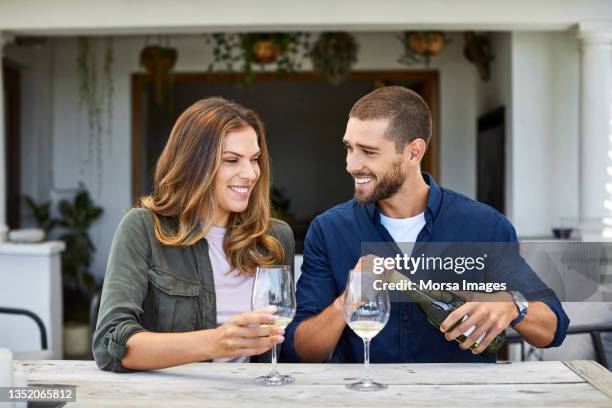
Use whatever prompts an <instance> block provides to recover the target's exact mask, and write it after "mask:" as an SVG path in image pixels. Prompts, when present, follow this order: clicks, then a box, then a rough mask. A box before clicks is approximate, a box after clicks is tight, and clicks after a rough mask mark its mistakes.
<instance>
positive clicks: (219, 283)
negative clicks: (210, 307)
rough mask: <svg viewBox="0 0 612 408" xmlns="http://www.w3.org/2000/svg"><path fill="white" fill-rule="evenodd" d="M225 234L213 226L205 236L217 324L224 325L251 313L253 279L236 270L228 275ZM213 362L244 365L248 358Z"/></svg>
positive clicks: (223, 229) (219, 228)
mask: <svg viewBox="0 0 612 408" xmlns="http://www.w3.org/2000/svg"><path fill="white" fill-rule="evenodd" d="M225 232H226V229H225V228H222V227H215V226H213V227H211V228H210V230H209V231H208V234H206V241H208V256H209V257H210V263H211V266H212V269H213V275H214V279H215V293H216V298H217V324H223V323H225V322H226V321H227V320H228V319H229V318H230V317H231V316H233V315H237V314H240V313H244V312H250V311H251V291H252V288H253V281H254V279H255V278H254V277H253V276H244V275H238V271H237V270H236V269H234V270H233V271H231V272H229V273H228V271H229V268H230V266H229V263H228V262H227V258H226V257H225V252H224V251H223V238H224V237H225ZM213 361H214V362H236V363H245V362H248V361H249V357H248V356H243V357H236V358H221V359H214V360H213Z"/></svg>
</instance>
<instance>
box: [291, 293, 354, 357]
mask: <svg viewBox="0 0 612 408" xmlns="http://www.w3.org/2000/svg"><path fill="white" fill-rule="evenodd" d="M342 307H343V306H342V298H341V297H339V298H337V299H336V300H335V301H334V302H333V303H332V304H331V305H329V306H328V307H327V308H326V309H325V310H323V311H322V312H321V313H319V314H318V315H317V316H315V317H313V318H311V319H308V320H305V321H303V322H302V323H300V324H299V325H298V327H297V329H296V330H295V338H294V342H295V350H296V351H297V354H298V355H299V356H300V358H301V359H302V360H303V361H305V362H308V363H320V362H322V361H325V360H326V359H327V358H328V357H329V356H330V355H331V353H332V352H333V351H334V348H336V344H337V343H338V340H339V339H340V336H341V335H342V331H343V330H344V327H345V326H346V321H345V320H344V311H343V309H342Z"/></svg>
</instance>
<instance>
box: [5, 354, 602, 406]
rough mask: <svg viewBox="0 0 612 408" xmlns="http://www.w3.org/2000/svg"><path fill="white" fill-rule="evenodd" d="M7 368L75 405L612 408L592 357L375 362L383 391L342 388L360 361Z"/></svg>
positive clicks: (45, 363)
mask: <svg viewBox="0 0 612 408" xmlns="http://www.w3.org/2000/svg"><path fill="white" fill-rule="evenodd" d="M14 365H15V368H16V369H20V368H21V369H22V370H26V371H29V373H28V385H49V384H62V385H76V387H77V388H76V403H68V404H67V405H66V407H73V406H75V407H76V406H84V407H92V406H104V407H113V406H120V407H128V406H135V407H143V406H146V407H157V406H160V407H161V406H180V407H191V406H193V407H195V406H198V407H208V406H211V407H212V406H214V407H242V406H245V407H253V406H264V405H265V406H268V407H269V406H272V407H273V408H281V407H301V406H308V407H314V406H326V407H333V406H350V407H361V406H363V407H366V406H367V407H369V408H372V407H376V408H378V407H387V406H398V407H399V406H401V407H408V406H418V407H430V406H442V405H444V406H447V407H450V406H452V407H453V408H456V407H470V408H473V407H491V406H495V407H496V408H498V407H513V408H514V407H517V406H519V405H523V406H529V407H536V406H555V407H580V408H582V407H612V373H610V371H608V370H607V369H605V368H604V367H602V366H601V365H599V364H597V363H596V362H594V361H563V362H562V361H538V362H517V363H506V364H504V363H497V364H373V365H372V366H371V368H372V376H373V378H374V380H375V381H378V382H382V383H385V384H388V385H389V388H388V389H387V390H384V391H377V392H371V393H366V392H356V391H351V390H348V389H346V388H345V387H344V385H345V384H348V383H351V382H354V381H356V380H357V379H358V377H360V376H361V374H362V369H363V367H362V365H359V364H280V365H279V370H280V371H281V372H282V373H284V374H291V375H293V376H294V377H295V378H296V382H295V383H294V384H291V385H285V386H281V387H266V386H261V385H257V384H254V383H253V379H254V378H255V377H256V376H258V375H264V374H267V372H268V370H269V368H270V366H269V364H248V363H247V364H237V363H234V364H231V363H226V364H223V363H195V364H188V365H184V366H180V367H174V368H168V369H164V370H157V371H150V372H135V373H129V374H117V373H110V372H104V371H101V370H99V369H98V368H97V367H96V365H95V363H94V362H93V361H76V360H73V361H70V360H67V361H52V360H39V361H38V360H37V361H34V360H17V361H15V362H14Z"/></svg>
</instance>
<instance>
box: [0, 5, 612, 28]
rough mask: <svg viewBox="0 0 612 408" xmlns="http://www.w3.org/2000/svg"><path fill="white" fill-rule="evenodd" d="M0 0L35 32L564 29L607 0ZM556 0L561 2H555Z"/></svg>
mask: <svg viewBox="0 0 612 408" xmlns="http://www.w3.org/2000/svg"><path fill="white" fill-rule="evenodd" d="M143 3H145V2H143V1H137V0H133V1H125V0H106V1H104V2H84V1H80V0H56V1H53V2H44V1H39V0H3V1H2V2H0V28H1V29H7V30H13V31H15V32H18V33H29V34H33V33H36V34H42V35H47V34H51V35H58V34H68V35H82V34H83V33H85V34H93V33H97V34H104V33H113V34H116V33H122V34H140V33H148V32H163V33H175V34H176V33H197V32H201V31H203V30H207V31H211V30H217V31H227V30H235V31H240V30H242V31H248V30H262V31H271V30H278V29H289V30H291V29H295V28H296V27H306V28H308V29H310V30H351V31H377V30H378V31H389V30H398V31H399V30H406V29H425V30H431V29H440V30H444V31H452V30H457V31H463V30H481V31H482V30H565V29H568V28H570V27H571V26H572V25H573V24H576V23H577V22H583V21H605V20H608V21H610V20H612V8H611V7H610V2H609V0H563V1H562V2H559V1H558V0H537V1H533V0H513V1H507V0H487V1H482V0H462V1H457V0H435V1H422V0H385V1H381V2H376V3H374V2H372V1H370V0H334V1H329V0H309V1H300V2H292V4H291V6H290V7H288V6H287V4H288V3H287V2H286V1H283V0H261V1H258V2H257V7H253V1H252V0H234V1H231V2H219V1H215V0H175V1H173V2H169V1H167V0H148V1H146V6H144V5H143ZM560 4H562V6H560Z"/></svg>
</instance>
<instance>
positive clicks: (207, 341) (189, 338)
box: [121, 329, 217, 370]
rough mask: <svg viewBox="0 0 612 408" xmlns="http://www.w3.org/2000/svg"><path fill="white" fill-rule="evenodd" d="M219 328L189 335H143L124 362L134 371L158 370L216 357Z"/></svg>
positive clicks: (130, 347) (133, 343)
mask: <svg viewBox="0 0 612 408" xmlns="http://www.w3.org/2000/svg"><path fill="white" fill-rule="evenodd" d="M216 337H217V336H216V329H209V330H198V331H193V332H186V333H152V332H139V333H136V334H134V335H133V336H131V337H130V338H129V339H128V341H127V346H128V349H127V353H126V354H125V356H124V357H123V359H122V360H121V364H122V365H123V367H125V368H128V369H131V370H156V369H160V368H166V367H173V366H177V365H180V364H188V363H193V362H195V361H203V360H210V359H213V358H215V350H214V345H215V344H216Z"/></svg>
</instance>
